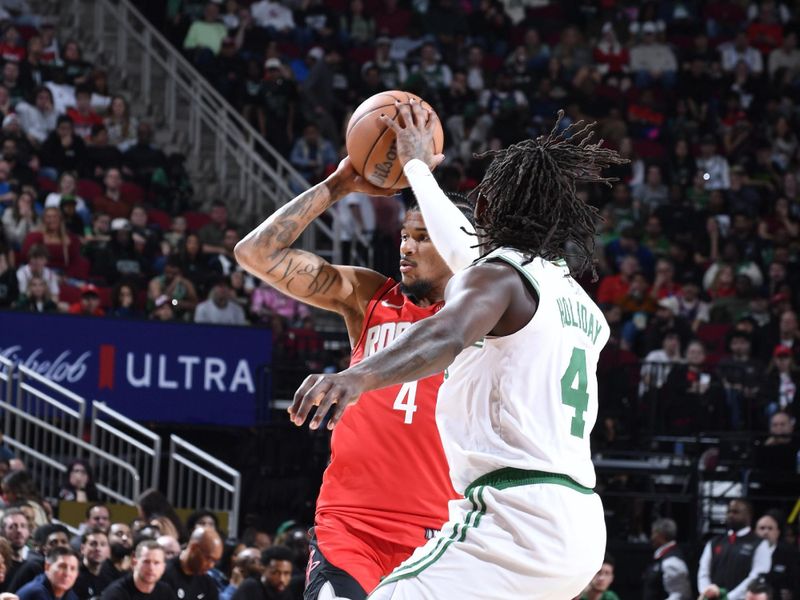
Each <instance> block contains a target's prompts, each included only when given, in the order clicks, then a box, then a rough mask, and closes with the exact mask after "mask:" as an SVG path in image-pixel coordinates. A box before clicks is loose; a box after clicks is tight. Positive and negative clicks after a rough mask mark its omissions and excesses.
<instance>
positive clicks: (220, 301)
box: [194, 277, 247, 325]
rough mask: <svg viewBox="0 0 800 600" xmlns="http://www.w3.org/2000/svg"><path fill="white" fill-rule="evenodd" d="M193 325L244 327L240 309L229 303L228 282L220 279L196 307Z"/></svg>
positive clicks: (236, 305)
mask: <svg viewBox="0 0 800 600" xmlns="http://www.w3.org/2000/svg"><path fill="white" fill-rule="evenodd" d="M194 320H195V323H213V324H216V325H246V324H247V320H246V319H245V316H244V310H242V307H241V306H239V305H238V304H236V303H235V302H231V288H230V282H229V281H228V279H227V278H225V277H221V278H220V279H219V280H218V281H217V283H216V284H215V285H214V287H212V288H211V292H210V293H209V295H208V299H207V300H206V301H205V302H201V303H200V304H198V305H197V309H196V310H195V313H194Z"/></svg>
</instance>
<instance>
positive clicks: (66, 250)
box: [22, 208, 85, 276]
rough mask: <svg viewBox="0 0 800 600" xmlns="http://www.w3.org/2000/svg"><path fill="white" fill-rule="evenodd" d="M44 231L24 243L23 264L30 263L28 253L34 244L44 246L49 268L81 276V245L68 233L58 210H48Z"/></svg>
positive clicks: (33, 232)
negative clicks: (48, 257)
mask: <svg viewBox="0 0 800 600" xmlns="http://www.w3.org/2000/svg"><path fill="white" fill-rule="evenodd" d="M42 224H43V226H44V230H43V231H32V232H30V233H29V234H28V235H27V236H25V241H24V242H22V262H28V251H29V250H30V249H31V247H32V246H33V245H34V244H44V246H45V247H46V248H47V252H48V255H49V256H50V261H49V266H50V267H51V268H53V269H56V270H60V271H63V272H64V273H66V274H67V275H73V276H77V275H79V274H80V268H81V262H82V261H84V260H85V259H82V257H81V255H80V254H81V245H80V241H79V240H78V238H77V237H76V236H74V235H72V234H71V233H68V232H67V230H66V228H65V227H64V223H63V221H62V219H61V212H60V211H59V210H58V209H57V208H46V209H45V210H44V214H43V215H42Z"/></svg>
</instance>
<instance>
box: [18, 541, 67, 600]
mask: <svg viewBox="0 0 800 600" xmlns="http://www.w3.org/2000/svg"><path fill="white" fill-rule="evenodd" d="M79 563H80V560H79V558H78V555H77V554H76V553H75V551H74V550H72V549H70V548H55V549H53V550H51V551H50V553H49V554H48V555H47V558H46V559H45V572H44V573H43V574H42V575H37V576H36V577H35V578H34V580H33V581H31V582H30V583H28V584H26V585H24V586H22V588H20V589H19V591H18V592H17V596H18V597H19V600H62V599H63V600H78V596H77V595H76V594H75V592H73V591H72V587H73V586H74V585H75V581H76V579H77V578H78V567H79Z"/></svg>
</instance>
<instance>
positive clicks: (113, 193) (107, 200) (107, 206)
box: [92, 167, 134, 219]
mask: <svg viewBox="0 0 800 600" xmlns="http://www.w3.org/2000/svg"><path fill="white" fill-rule="evenodd" d="M103 185H104V186H105V192H104V193H103V195H102V196H95V197H94V198H93V199H92V207H93V209H94V211H95V212H104V213H106V214H107V215H108V216H110V217H111V218H112V219H127V218H128V217H129V216H130V214H131V209H132V208H133V204H134V203H133V202H131V201H130V199H128V198H125V197H124V196H123V195H122V174H121V173H120V172H119V169H116V168H113V167H112V168H110V169H108V170H107V171H106V175H105V177H104V178H103Z"/></svg>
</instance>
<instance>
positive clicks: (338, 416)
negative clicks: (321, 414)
mask: <svg viewBox="0 0 800 600" xmlns="http://www.w3.org/2000/svg"><path fill="white" fill-rule="evenodd" d="M345 408H347V402H337V403H336V406H334V408H333V411H332V412H331V418H330V419H328V429H329V430H332V429H333V428H334V427H336V425H338V424H339V421H341V420H342V416H343V415H344V409H345Z"/></svg>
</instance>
